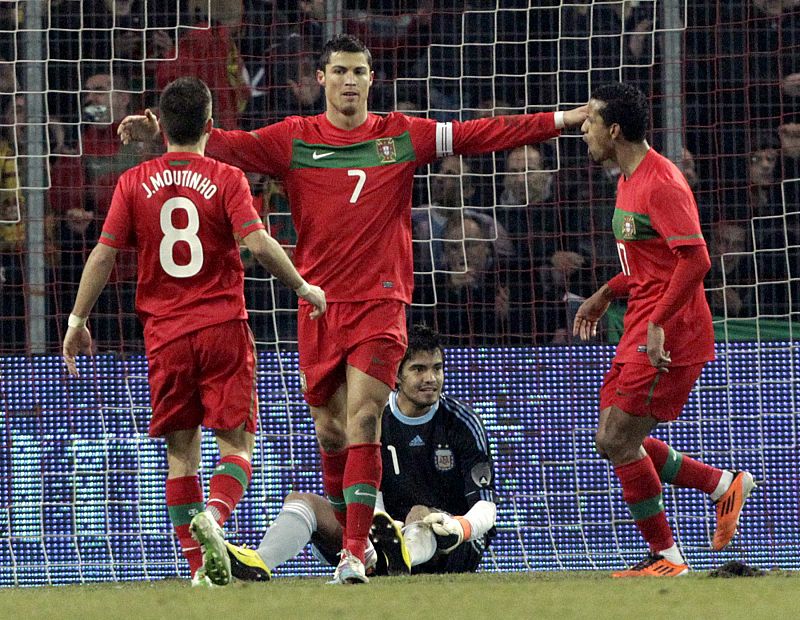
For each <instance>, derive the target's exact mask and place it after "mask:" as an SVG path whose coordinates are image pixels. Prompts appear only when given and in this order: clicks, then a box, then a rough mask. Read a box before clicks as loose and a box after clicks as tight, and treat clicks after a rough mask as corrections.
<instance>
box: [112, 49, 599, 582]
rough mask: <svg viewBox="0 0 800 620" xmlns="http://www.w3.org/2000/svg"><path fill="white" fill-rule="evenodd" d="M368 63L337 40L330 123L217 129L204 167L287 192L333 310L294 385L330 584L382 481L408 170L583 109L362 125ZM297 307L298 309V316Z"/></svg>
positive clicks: (310, 328)
mask: <svg viewBox="0 0 800 620" xmlns="http://www.w3.org/2000/svg"><path fill="white" fill-rule="evenodd" d="M371 62H372V59H371V55H370V53H369V50H368V49H367V48H366V47H365V46H364V45H363V43H361V42H360V41H359V40H357V39H355V38H353V37H351V36H348V35H340V36H337V37H335V38H334V39H332V40H330V41H329V42H328V43H327V44H326V45H325V48H324V50H323V52H322V55H321V57H320V61H319V67H318V70H317V80H318V81H319V83H320V84H321V85H322V86H323V87H324V89H325V98H326V111H325V113H323V114H320V115H318V116H311V117H297V116H295V117H289V118H286V119H284V120H283V121H281V122H278V123H275V124H273V125H269V126H267V127H263V128H261V129H258V130H256V131H252V132H246V131H221V130H218V129H215V130H214V131H213V133H212V135H211V139H210V140H209V144H208V152H209V154H210V155H212V156H213V157H217V158H219V159H221V160H222V161H225V162H227V163H230V164H233V165H235V166H239V167H240V168H242V169H243V170H245V171H248V172H250V171H252V172H260V173H262V174H267V175H270V176H276V177H280V178H282V179H283V181H284V183H285V186H286V190H287V193H288V196H289V200H290V204H291V209H292V218H293V221H294V224H295V228H296V229H297V234H298V241H297V248H296V250H295V253H294V256H293V258H294V260H295V262H296V264H297V268H298V270H299V271H300V273H301V274H303V276H304V277H306V278H308V279H310V280H313V281H315V282H318V283H319V284H320V286H322V287H323V288H324V289H325V293H326V294H327V298H328V302H329V308H328V312H327V314H326V315H325V317H323V319H322V320H320V321H317V322H315V323H312V322H310V321H309V320H307V316H305V315H303V314H301V316H300V318H299V323H298V344H299V353H300V372H301V383H302V388H303V392H304V396H305V400H306V402H307V403H308V404H309V405H310V406H311V413H312V416H313V418H314V424H315V429H316V434H317V439H318V441H319V444H320V451H321V455H322V476H323V486H324V489H325V493H326V495H327V496H328V498H329V500H330V502H331V504H332V505H333V507H334V511H335V513H336V515H337V518H338V519H339V521H340V523H341V524H342V527H343V529H344V535H343V541H342V547H343V549H342V553H341V561H340V563H339V566H338V567H337V569H336V571H335V573H334V579H333V582H335V583H359V582H362V583H363V582H366V581H367V578H366V577H365V575H364V566H363V561H364V550H365V548H366V544H367V535H368V533H369V528H370V525H371V522H372V512H373V507H374V503H375V497H376V494H377V488H378V486H379V482H380V480H381V458H380V444H379V438H380V416H381V411H383V408H384V406H385V405H386V402H387V399H388V397H389V393H390V391H391V389H392V387H394V383H395V378H396V376H397V368H398V365H399V362H400V360H401V359H402V357H403V353H404V351H405V347H406V326H405V309H406V305H407V304H409V303H410V302H411V293H412V289H413V261H412V251H411V196H412V188H413V181H414V171H415V170H416V169H417V168H418V167H419V166H423V165H426V164H428V163H430V162H432V161H434V160H435V159H436V158H438V157H444V156H447V155H453V154H467V153H470V154H477V153H487V152H491V151H497V150H502V149H510V148H514V147H517V146H521V145H524V144H531V143H535V142H541V141H543V140H548V139H550V138H553V137H556V136H558V135H559V133H560V130H561V128H562V127H565V126H577V125H579V124H580V123H581V122H583V120H584V118H585V117H586V108H585V106H582V107H580V108H576V109H573V110H568V111H564V112H555V113H552V112H551V113H541V114H524V115H519V116H505V117H504V116H500V117H495V118H484V119H478V120H474V121H467V122H456V121H454V122H447V123H442V122H436V121H434V120H429V119H423V118H415V117H409V116H406V115H404V114H400V113H398V112H393V113H391V114H389V115H387V116H377V115H375V114H370V113H369V112H368V110H367V96H368V94H369V89H370V86H371V85H372V81H373V77H374V74H373V72H372V69H371ZM157 127H158V124H157V120H156V119H155V117H154V116H153V115H152V114H151V113H149V112H146V116H145V117H142V116H133V117H128V118H127V119H125V120H123V122H122V124H121V126H120V129H119V134H120V136H121V138H122V140H123V141H124V142H126V141H129V140H131V139H141V138H144V137H148V136H152V134H153V132H154V131H156V129H157ZM301 306H302V304H301Z"/></svg>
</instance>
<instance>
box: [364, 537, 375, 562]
mask: <svg viewBox="0 0 800 620" xmlns="http://www.w3.org/2000/svg"><path fill="white" fill-rule="evenodd" d="M375 556H376V551H375V547H374V546H373V545H372V541H371V540H370V539H369V538H367V548H366V549H365V550H364V566H365V567H367V566H369V563H370V562H371V561H372V558H374V557H375Z"/></svg>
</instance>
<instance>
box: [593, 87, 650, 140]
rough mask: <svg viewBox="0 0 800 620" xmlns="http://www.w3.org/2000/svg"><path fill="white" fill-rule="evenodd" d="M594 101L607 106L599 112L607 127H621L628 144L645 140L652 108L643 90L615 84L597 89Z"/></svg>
mask: <svg viewBox="0 0 800 620" xmlns="http://www.w3.org/2000/svg"><path fill="white" fill-rule="evenodd" d="M592 99H596V100H597V101H602V102H603V103H605V104H606V105H605V106H604V107H603V108H601V109H599V110H598V113H599V114H600V116H601V117H602V119H603V122H604V123H605V124H606V125H609V126H610V125H612V124H613V123H616V124H617V125H619V127H620V129H621V130H622V135H623V136H625V139H626V140H627V141H628V142H641V141H642V140H644V136H645V132H646V131H647V128H648V126H649V125H650V106H649V105H648V101H647V96H646V95H645V94H644V93H643V92H642V91H641V90H639V89H638V88H636V87H635V86H632V85H630V84H621V83H619V82H613V83H611V84H603V85H602V86H600V87H599V88H597V89H596V90H595V91H594V92H593V93H592Z"/></svg>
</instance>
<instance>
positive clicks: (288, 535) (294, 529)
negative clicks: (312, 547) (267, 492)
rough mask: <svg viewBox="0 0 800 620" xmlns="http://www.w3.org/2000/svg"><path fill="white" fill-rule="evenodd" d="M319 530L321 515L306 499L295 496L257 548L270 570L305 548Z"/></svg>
mask: <svg viewBox="0 0 800 620" xmlns="http://www.w3.org/2000/svg"><path fill="white" fill-rule="evenodd" d="M316 530H317V517H316V515H315V514H314V511H313V510H312V509H311V506H309V505H308V504H306V503H305V502H304V501H302V500H291V501H288V502H286V503H285V504H284V505H283V509H282V510H281V511H280V512H279V513H278V516H277V517H275V520H274V521H273V522H272V525H270V526H269V529H268V530H267V532H266V533H265V534H264V538H263V539H262V541H261V544H260V545H259V546H258V549H257V550H256V551H257V552H258V555H259V556H261V559H262V560H264V564H266V565H267V568H269V570H271V571H272V570H274V569H275V567H276V566H280V565H281V564H283V563H284V562H286V561H287V560H291V559H292V558H293V557H294V556H296V555H297V554H298V553H300V552H301V551H302V550H303V547H305V546H306V543H308V541H309V540H311V535H312V534H313V533H314V532H315V531H316Z"/></svg>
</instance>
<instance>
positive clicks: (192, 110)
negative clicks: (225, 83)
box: [158, 77, 211, 144]
mask: <svg viewBox="0 0 800 620" xmlns="http://www.w3.org/2000/svg"><path fill="white" fill-rule="evenodd" d="M158 108H159V113H160V118H159V121H160V123H161V126H162V127H163V128H164V133H165V134H166V135H167V140H169V142H170V144H194V143H196V142H198V141H199V140H200V138H201V137H202V136H203V130H204V129H205V125H206V121H208V119H209V118H211V91H210V90H208V86H206V85H205V83H204V82H203V81H202V80H198V79H197V78H196V77H179V78H178V79H177V80H175V81H174V82H170V83H169V84H167V87H166V88H165V89H164V91H163V92H162V93H161V98H160V100H159V103H158Z"/></svg>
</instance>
